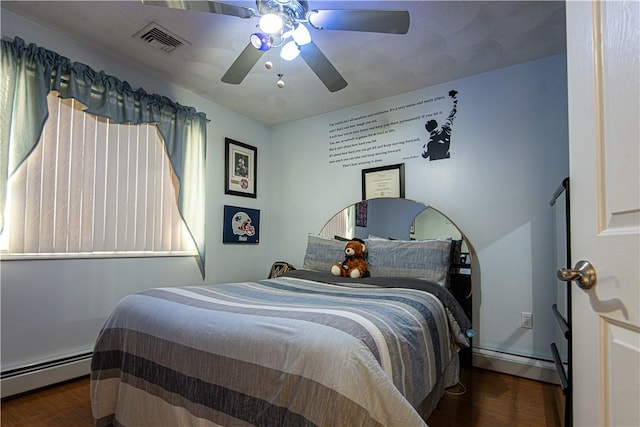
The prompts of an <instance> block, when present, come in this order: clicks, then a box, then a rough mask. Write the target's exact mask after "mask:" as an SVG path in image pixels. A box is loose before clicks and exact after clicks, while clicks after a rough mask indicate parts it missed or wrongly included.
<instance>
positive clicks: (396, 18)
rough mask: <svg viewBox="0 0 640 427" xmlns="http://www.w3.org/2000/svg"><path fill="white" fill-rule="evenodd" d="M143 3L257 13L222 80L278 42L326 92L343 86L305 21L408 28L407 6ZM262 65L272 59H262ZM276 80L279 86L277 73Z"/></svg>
mask: <svg viewBox="0 0 640 427" xmlns="http://www.w3.org/2000/svg"><path fill="white" fill-rule="evenodd" d="M141 1H142V3H144V4H147V5H154V6H163V7H168V8H172V9H182V10H193V11H198V12H208V13H217V14H222V15H230V16H236V17H238V18H243V19H250V18H259V25H258V28H259V29H260V31H257V32H255V33H253V34H251V37H250V41H249V44H248V45H247V46H246V47H245V48H244V50H243V51H242V52H241V53H240V55H239V56H238V58H236V60H235V61H234V62H233V64H231V67H229V69H228V70H227V72H226V73H225V74H224V76H222V81H223V82H225V83H230V84H240V83H241V82H242V80H244V78H245V77H246V76H247V74H249V71H251V69H252V68H253V66H254V65H255V64H256V63H257V62H258V60H259V59H260V58H261V57H262V55H263V54H264V53H265V52H266V51H269V50H271V49H274V48H280V57H281V58H282V59H284V60H287V61H290V60H292V59H294V58H296V57H297V56H298V55H300V56H301V57H302V59H303V60H304V61H305V62H306V63H307V65H309V67H310V68H311V70H312V71H313V72H314V73H315V74H316V75H317V76H318V78H319V79H320V80H321V81H322V83H323V84H324V85H325V86H326V87H327V89H329V91H330V92H336V91H338V90H340V89H343V88H345V87H346V86H347V82H346V81H345V80H344V78H343V77H342V76H341V75H340V73H339V72H338V70H336V68H335V67H334V66H333V64H332V63H331V62H330V61H329V60H328V59H327V57H326V56H325V55H324V54H323V53H322V51H321V50H320V48H318V46H316V44H315V43H313V41H312V40H311V34H310V33H309V30H308V28H307V26H306V25H305V24H308V25H309V26H311V27H312V28H314V29H316V30H342V31H364V32H373V33H388V34H406V33H407V32H408V31H409V12H408V11H406V10H374V9H372V10H367V9H320V10H310V9H309V7H308V5H307V2H306V1H302V0H256V8H255V9H253V8H250V7H244V6H235V5H232V4H227V3H221V2H217V1H197V0H194V1H189V0H166V1H158V0H141ZM265 65H266V67H267V68H271V66H272V65H271V63H270V62H267V63H266V64H265ZM278 77H279V78H280V79H279V80H278V82H277V85H278V87H283V86H284V82H283V81H282V74H278Z"/></svg>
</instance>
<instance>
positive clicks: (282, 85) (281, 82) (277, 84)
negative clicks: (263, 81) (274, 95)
mask: <svg viewBox="0 0 640 427" xmlns="http://www.w3.org/2000/svg"><path fill="white" fill-rule="evenodd" d="M276 86H278V87H279V88H280V89H282V88H283V87H284V82H283V81H282V79H280V80H278V81H277V82H276Z"/></svg>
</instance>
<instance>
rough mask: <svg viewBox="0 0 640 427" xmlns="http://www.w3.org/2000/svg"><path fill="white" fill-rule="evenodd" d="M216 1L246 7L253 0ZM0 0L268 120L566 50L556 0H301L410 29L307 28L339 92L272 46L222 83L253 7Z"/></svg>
mask: <svg viewBox="0 0 640 427" xmlns="http://www.w3.org/2000/svg"><path fill="white" fill-rule="evenodd" d="M226 3H231V4H234V5H243V6H248V7H252V8H255V3H254V2H248V1H227V2H226ZM1 6H2V9H6V10H9V11H11V12H13V13H15V14H17V15H20V16H22V17H24V18H27V19H29V20H31V21H34V22H36V23H39V24H41V25H43V26H45V27H48V28H50V29H52V30H54V31H56V32H60V33H63V34H66V35H68V36H70V37H72V38H73V39H75V40H79V41H82V42H84V43H86V44H88V45H90V46H92V47H94V48H96V49H99V50H101V51H104V52H108V53H109V54H111V55H113V56H115V57H117V58H121V60H122V61H125V62H128V63H133V64H136V65H137V66H138V67H141V68H143V69H144V70H146V71H148V72H149V73H151V74H153V75H155V76H157V77H159V78H162V79H164V80H169V81H172V82H174V83H175V84H177V85H179V86H181V87H184V88H185V89H187V90H189V91H191V92H194V93H196V94H199V95H201V96H202V97H204V98H207V99H210V100H212V101H214V102H216V103H218V104H220V105H224V106H226V107H228V108H230V109H232V110H235V111H238V112H240V113H242V114H243V115H245V116H248V117H251V118H253V119H255V120H258V121H260V122H262V123H265V124H267V125H275V124H280V123H285V122H289V121H292V120H296V119H301V118H304V117H309V116H313V115H317V114H321V113H325V112H329V111H335V110H338V109H341V108H345V107H349V106H352V105H358V104H362V103H365V102H370V101H374V100H377V99H381V98H385V97H388V96H392V95H397V94H401V93H405V92H410V91H413V90H417V89H421V88H425V87H429V86H432V85H435V84H439V83H443V82H448V81H451V80H455V79H459V78H463V77H467V76H470V75H474V74H478V73H482V72H485V71H490V70H493V69H497V68H502V67H506V66H510V65H514V64H519V63H523V62H527V61H531V60H535V59H539V58H543V57H547V56H551V55H556V54H560V53H564V52H565V51H566V46H565V13H564V2H562V1H551V2H543V1H513V2H512V1H365V0H360V1H324V0H309V8H310V9H406V10H408V11H409V14H410V20H411V24H410V28H409V32H408V34H406V35H395V34H377V33H375V34H374V33H362V32H346V31H330V30H313V29H312V30H311V34H312V37H313V41H314V43H315V44H316V45H317V46H318V47H319V48H320V49H321V50H322V52H323V53H324V54H325V56H326V57H327V58H328V59H329V60H330V61H331V62H332V63H333V65H334V66H335V67H336V68H337V69H338V71H339V72H340V73H341V74H342V76H343V77H344V78H345V80H346V81H347V82H348V86H347V87H346V88H345V89H342V90H341V91H338V92H334V93H330V92H329V91H328V90H327V89H326V88H325V86H324V85H323V84H322V83H321V82H320V80H319V79H318V78H317V77H316V75H315V74H313V72H312V71H311V69H310V68H309V67H308V66H307V64H306V63H305V62H304V61H303V60H302V59H301V58H297V59H296V60H294V61H292V62H286V63H284V64H282V66H281V61H280V60H279V58H278V57H277V56H276V55H272V56H273V57H272V58H270V59H271V60H272V62H273V63H274V67H273V69H272V70H267V69H266V68H265V67H264V62H265V61H266V60H267V55H264V56H263V58H262V59H261V60H260V61H258V63H257V64H256V66H255V67H254V68H253V69H252V70H251V72H250V73H249V74H248V75H247V77H246V78H245V79H244V81H243V82H242V83H241V84H240V85H229V84H226V83H222V82H221V81H220V78H221V77H222V75H223V74H224V73H225V72H226V70H227V68H228V67H229V66H230V65H231V64H232V63H233V61H234V60H235V59H236V57H237V56H238V55H239V54H240V52H241V51H242V49H244V48H245V46H246V45H247V43H248V40H249V35H250V34H251V33H252V32H254V31H255V26H256V24H257V19H255V18H254V19H248V20H247V19H241V18H237V17H233V16H227V15H220V14H210V13H204V12H193V11H184V10H176V9H168V8H163V7H156V6H149V5H144V4H142V3H140V2H130V1H47V2H40V1H5V0H3V1H2V2H1ZM150 22H156V23H157V24H160V25H161V26H162V27H164V28H166V29H168V30H169V31H171V32H173V33H175V34H177V35H178V36H180V37H182V38H184V39H186V40H187V41H189V42H190V43H191V45H187V46H185V47H181V48H179V49H177V50H176V51H175V52H173V53H172V54H166V53H164V52H162V51H159V50H155V49H153V48H151V47H149V46H148V45H147V44H145V43H144V42H142V41H138V40H136V39H134V38H132V36H133V35H134V34H135V33H136V32H138V31H139V30H140V29H142V28H143V27H145V26H146V25H147V24H149V23H150ZM25 41H26V42H27V43H29V40H25ZM42 47H45V48H50V47H48V46H42ZM51 49H52V50H55V48H51ZM71 59H72V60H73V59H74V58H71ZM88 65H91V64H88ZM279 72H282V73H283V74H284V81H285V83H286V85H285V87H284V88H282V89H279V88H278V87H276V84H275V82H276V80H277V74H278V73H279ZM122 78H125V77H122Z"/></svg>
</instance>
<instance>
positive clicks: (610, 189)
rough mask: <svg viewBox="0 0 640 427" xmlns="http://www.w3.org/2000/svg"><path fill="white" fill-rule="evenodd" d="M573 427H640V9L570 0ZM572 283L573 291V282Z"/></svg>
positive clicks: (617, 3)
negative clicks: (583, 264)
mask: <svg viewBox="0 0 640 427" xmlns="http://www.w3.org/2000/svg"><path fill="white" fill-rule="evenodd" d="M566 7H567V68H568V88H569V153H570V156H569V157H570V173H569V176H570V187H571V192H570V195H571V200H570V203H571V233H572V234H571V245H572V258H573V261H574V262H576V261H578V260H587V261H590V262H591V264H593V266H594V267H595V269H596V272H597V276H598V277H597V283H596V285H595V286H594V287H593V288H591V289H590V290H583V289H580V288H579V287H578V286H577V285H575V284H573V285H571V287H572V300H573V301H572V302H573V305H572V309H573V316H572V333H573V363H574V366H573V392H574V410H573V419H574V425H575V426H580V427H581V426H627V427H631V426H634V427H635V426H640V409H639V408H638V406H639V403H640V374H639V373H640V293H639V291H638V290H639V288H640V267H639V265H640V249H639V247H640V172H639V171H640V148H639V147H640V132H639V127H640V108H639V100H640V86H639V84H638V80H639V79H640V67H639V65H638V64H639V62H640V36H639V33H640V12H639V11H640V2H638V1H637V0H630V1H626V2H623V1H618V0H616V1H605V2H593V3H592V2H590V1H567V2H566ZM574 283H575V282H574Z"/></svg>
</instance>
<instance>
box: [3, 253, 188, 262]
mask: <svg viewBox="0 0 640 427" xmlns="http://www.w3.org/2000/svg"><path fill="white" fill-rule="evenodd" d="M197 255H198V254H197V252H195V251H175V252H80V253H67V254H55V253H48V254H36V253H33V254H10V253H7V252H0V261H33V260H56V259H110V258H166V257H193V256H197Z"/></svg>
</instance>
